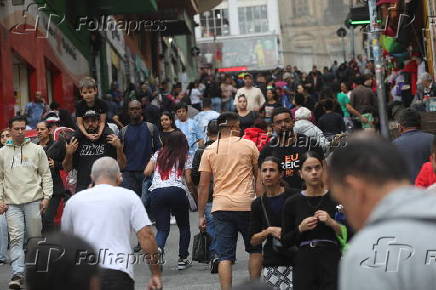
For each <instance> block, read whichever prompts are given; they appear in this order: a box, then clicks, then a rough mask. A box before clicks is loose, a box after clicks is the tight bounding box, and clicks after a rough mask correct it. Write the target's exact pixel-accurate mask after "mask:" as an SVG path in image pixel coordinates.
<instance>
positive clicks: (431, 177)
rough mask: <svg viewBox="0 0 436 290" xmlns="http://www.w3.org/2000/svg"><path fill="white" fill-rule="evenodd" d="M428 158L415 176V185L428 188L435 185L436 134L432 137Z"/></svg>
mask: <svg viewBox="0 0 436 290" xmlns="http://www.w3.org/2000/svg"><path fill="white" fill-rule="evenodd" d="M430 160H431V161H429V162H426V163H424V164H423V165H422V167H421V170H420V171H419V173H418V176H416V179H415V185H416V186H419V187H423V188H427V189H428V188H429V187H432V188H434V186H435V185H436V136H434V137H433V146H432V150H431V157H430Z"/></svg>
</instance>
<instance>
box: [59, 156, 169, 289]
mask: <svg viewBox="0 0 436 290" xmlns="http://www.w3.org/2000/svg"><path fill="white" fill-rule="evenodd" d="M91 178H92V181H93V182H94V183H95V187H93V188H90V189H87V190H83V191H81V192H79V193H77V194H76V195H74V196H73V197H71V198H70V200H69V201H68V202H67V204H66V206H65V209H64V213H63V217H62V231H64V232H68V233H71V234H74V235H77V236H79V237H81V238H83V239H85V240H86V241H88V242H89V243H91V244H92V246H93V247H94V248H95V250H96V252H97V253H98V254H97V259H98V260H97V261H98V263H99V264H100V266H101V267H102V268H103V271H102V275H101V284H102V287H101V289H102V290H108V289H110V290H118V289H119V290H134V280H133V268H134V265H133V264H137V263H142V262H145V263H148V264H150V270H151V280H150V282H149V285H148V287H149V288H152V289H159V288H162V286H161V280H160V270H159V265H158V263H157V261H158V258H159V254H158V248H157V244H156V240H155V239H154V235H153V231H152V229H151V222H150V220H149V219H148V215H147V212H146V211H145V208H144V205H143V204H142V202H141V200H140V198H139V197H138V196H137V195H136V194H135V192H133V191H132V190H127V189H124V188H122V187H119V184H120V183H121V173H120V169H119V167H118V163H117V161H116V160H115V159H113V158H112V157H102V158H100V159H98V160H97V161H95V162H94V165H93V166H92V169H91ZM131 230H134V231H135V233H136V236H137V237H138V240H139V243H140V244H141V247H142V249H143V250H144V252H145V254H146V256H145V257H146V258H144V257H137V256H135V255H134V254H133V251H132V247H131V245H130V233H131ZM87 261H88V262H91V261H90V257H89V255H88V254H87V253H86V252H85V253H79V254H78V257H77V263H80V262H87ZM92 261H93V262H95V259H92Z"/></svg>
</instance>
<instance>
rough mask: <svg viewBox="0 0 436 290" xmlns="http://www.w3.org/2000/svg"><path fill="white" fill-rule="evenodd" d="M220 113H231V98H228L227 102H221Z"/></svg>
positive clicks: (232, 109) (232, 108)
mask: <svg viewBox="0 0 436 290" xmlns="http://www.w3.org/2000/svg"><path fill="white" fill-rule="evenodd" d="M222 111H223V112H233V111H234V107H233V98H230V99H229V100H228V101H225V102H222Z"/></svg>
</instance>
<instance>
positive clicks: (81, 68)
mask: <svg viewBox="0 0 436 290" xmlns="http://www.w3.org/2000/svg"><path fill="white" fill-rule="evenodd" d="M39 17H40V20H41V21H40V25H41V26H40V29H41V30H43V29H45V28H47V31H46V33H47V34H48V36H49V37H48V38H47V41H48V42H49V43H50V46H51V47H52V48H53V51H55V53H56V55H57V56H58V57H59V58H60V59H61V62H62V63H64V64H65V68H66V69H68V70H69V71H71V72H72V73H73V74H74V75H78V76H82V75H85V74H88V73H89V66H88V61H87V59H86V58H85V57H84V56H83V55H82V53H81V52H80V51H79V50H78V49H77V48H76V47H75V46H74V45H73V43H72V42H71V41H70V40H69V39H68V38H67V37H65V36H64V34H63V33H62V31H61V30H60V29H59V28H58V27H57V26H56V25H55V24H54V23H52V22H50V21H49V18H48V17H47V16H46V15H45V14H41V15H39Z"/></svg>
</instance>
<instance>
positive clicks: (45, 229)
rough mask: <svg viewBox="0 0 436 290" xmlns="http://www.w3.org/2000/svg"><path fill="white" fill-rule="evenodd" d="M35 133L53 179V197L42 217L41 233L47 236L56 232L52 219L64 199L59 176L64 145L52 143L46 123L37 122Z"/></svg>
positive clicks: (49, 129) (63, 190)
mask: <svg viewBox="0 0 436 290" xmlns="http://www.w3.org/2000/svg"><path fill="white" fill-rule="evenodd" d="M36 131H37V132H38V143H37V144H38V145H40V146H42V148H43V149H44V152H45V154H46V155H47V158H48V164H49V166H50V172H51V177H52V179H53V196H52V197H51V199H50V202H49V205H48V208H47V210H46V212H45V213H44V214H43V216H42V233H44V234H47V233H50V232H52V231H55V230H57V227H56V226H55V223H54V218H55V216H56V212H57V209H58V207H59V204H60V203H61V200H62V198H64V197H65V187H64V184H63V182H62V179H61V175H60V170H61V169H62V160H63V154H62V149H61V148H60V147H61V146H64V145H61V143H56V142H55V141H54V139H53V136H52V133H51V128H50V125H49V123H48V122H47V121H41V122H38V124H37V125H36Z"/></svg>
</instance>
